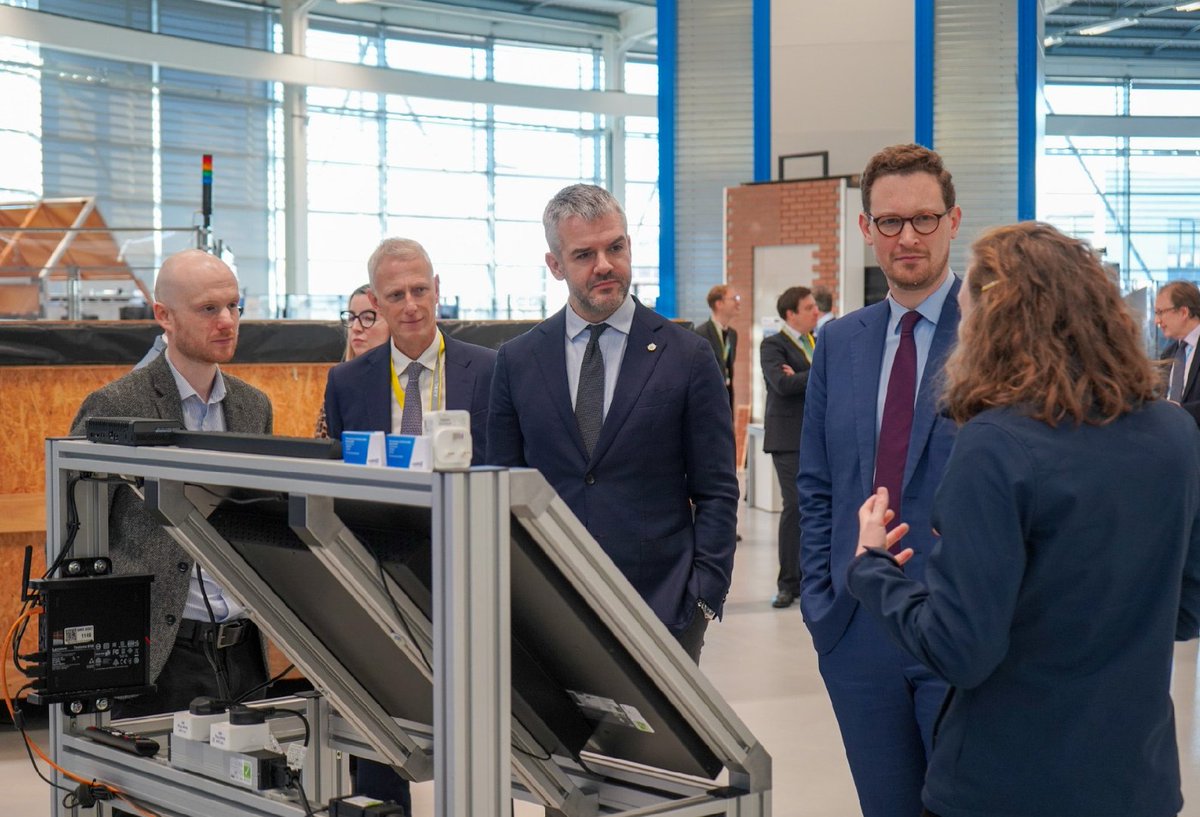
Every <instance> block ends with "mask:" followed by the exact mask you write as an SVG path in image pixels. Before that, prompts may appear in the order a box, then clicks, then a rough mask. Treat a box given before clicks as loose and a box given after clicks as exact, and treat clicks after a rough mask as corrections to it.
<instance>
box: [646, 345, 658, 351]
mask: <svg viewBox="0 0 1200 817" xmlns="http://www.w3.org/2000/svg"><path fill="white" fill-rule="evenodd" d="M657 348H658V347H657V346H656V345H654V344H653V343H651V344H650V345H649V346H647V347H646V351H647V352H653V351H654V350H655V349H657Z"/></svg>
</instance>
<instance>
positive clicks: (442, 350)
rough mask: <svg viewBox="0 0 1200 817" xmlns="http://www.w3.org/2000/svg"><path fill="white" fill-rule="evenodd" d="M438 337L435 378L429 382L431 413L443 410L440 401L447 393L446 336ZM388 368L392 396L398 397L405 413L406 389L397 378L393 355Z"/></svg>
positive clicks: (398, 401) (389, 359)
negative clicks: (390, 375) (390, 377)
mask: <svg viewBox="0 0 1200 817" xmlns="http://www.w3.org/2000/svg"><path fill="white" fill-rule="evenodd" d="M438 337H439V338H440V340H441V343H439V344H438V353H437V362H436V363H434V364H433V377H432V378H430V381H429V410H430V411H437V410H438V409H440V408H443V406H442V405H441V403H440V402H439V401H440V400H441V397H442V394H443V393H444V392H445V391H446V367H445V366H444V365H443V362H444V361H445V359H446V336H445V335H443V334H442V333H441V332H439V333H438ZM388 366H389V368H391V370H392V394H394V395H396V402H397V403H399V404H400V410H401V411H404V389H402V388H400V378H399V377H397V376H396V358H394V357H392V356H391V355H388Z"/></svg>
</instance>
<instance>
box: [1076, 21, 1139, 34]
mask: <svg viewBox="0 0 1200 817" xmlns="http://www.w3.org/2000/svg"><path fill="white" fill-rule="evenodd" d="M1137 23H1138V21H1137V18H1136V17H1118V18H1116V19H1115V20H1105V21H1104V22H1102V23H1096V24H1095V25H1090V26H1084V27H1083V28H1081V29H1079V30H1078V31H1077V32H1075V33H1076V34H1082V35H1083V36H1085V37H1095V36H1096V35H1098V34H1107V33H1108V32H1110V31H1116V30H1117V29H1118V28H1129V26H1136V25H1137Z"/></svg>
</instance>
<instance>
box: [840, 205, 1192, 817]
mask: <svg viewBox="0 0 1200 817" xmlns="http://www.w3.org/2000/svg"><path fill="white" fill-rule="evenodd" d="M973 250H974V259H973V263H972V265H971V267H970V270H969V272H968V273H967V278H966V281H965V283H964V285H963V287H962V291H961V293H960V298H959V301H960V305H961V307H962V323H961V324H960V326H959V342H958V346H957V348H956V350H955V352H954V353H953V355H952V357H951V358H950V360H949V361H948V362H947V364H946V377H947V382H946V388H945V392H944V393H945V400H946V403H947V410H948V413H949V415H950V417H952V418H953V419H954V420H955V421H957V422H958V423H959V424H961V425H962V428H961V430H960V431H959V432H958V438H957V441H956V442H955V446H954V451H953V453H952V454H951V456H950V460H949V463H948V464H947V467H946V473H945V477H944V478H943V481H942V484H941V487H940V489H939V490H938V493H937V497H936V500H935V506H934V516H933V521H934V527H935V528H936V529H937V530H938V531H940V533H941V537H942V539H941V541H940V542H938V544H937V545H936V546H935V548H934V550H933V551H932V554H931V556H930V561H929V565H928V567H927V570H926V575H925V583H924V584H920V583H918V582H915V581H912V580H910V579H908V578H906V577H905V575H904V572H903V570H902V569H901V566H902V565H903V564H904V563H905V562H906V561H907V560H908V558H909V557H910V556H911V553H912V552H911V551H910V550H904V551H901V552H900V553H898V554H896V555H895V556H893V555H892V554H891V553H889V551H888V548H890V547H892V546H894V545H897V543H898V542H899V540H900V539H901V538H902V537H903V535H904V534H905V532H906V531H907V526H906V525H905V524H903V522H902V521H901V524H899V525H897V526H896V527H895V528H894V529H892V530H891V531H890V532H889V531H887V530H886V528H885V525H886V524H887V523H889V522H890V519H889V518H888V517H889V516H890V512H888V511H887V496H886V492H885V491H883V490H881V491H880V492H879V493H877V494H876V495H875V496H873V497H871V498H870V499H868V500H867V502H866V503H865V504H864V505H863V507H862V510H861V511H860V513H859V521H860V532H859V546H858V555H857V557H856V559H855V561H854V562H852V563H851V565H850V570H849V587H850V590H851V592H853V593H854V595H855V596H856V597H857V598H858V599H859V600H860V601H861V602H862V604H863V606H864V607H865V608H866V609H867V610H868V611H869V612H870V613H871V614H873V615H875V616H877V617H878V618H879V619H880V620H881V621H882V622H883V624H884V626H885V627H886V628H887V629H888V631H889V633H890V634H891V635H892V637H893V638H895V639H896V640H897V641H898V642H899V643H900V644H902V645H903V646H904V647H905V648H906V649H907V650H908V651H909V652H910V653H912V654H913V655H914V656H916V657H917V658H918V659H919V660H921V661H922V662H924V663H925V664H926V665H927V666H928V667H930V668H931V669H932V670H933V671H934V672H936V673H938V674H939V675H941V676H942V677H944V678H945V679H946V680H947V681H948V682H949V683H950V686H951V689H950V693H949V695H948V697H947V700H946V704H945V706H944V709H943V712H942V717H941V719H940V721H939V724H938V726H937V727H936V731H935V734H934V742H933V755H932V757H931V758H929V770H928V773H927V775H926V780H925V789H924V792H923V799H924V802H925V806H926V808H927V809H928V811H927V812H926V813H927V814H929V815H935V817H938V816H940V817H967V816H968V815H969V816H970V817H985V816H986V815H1004V817H1021V816H1024V815H1027V816H1028V817H1044V816H1045V815H1055V817H1072V816H1074V817H1106V815H1112V816H1113V817H1117V815H1120V817H1126V816H1127V815H1133V814H1136V815H1138V817H1168V815H1175V814H1177V813H1178V811H1179V810H1180V808H1181V807H1182V804H1183V798H1182V795H1181V793H1180V782H1179V781H1180V778H1179V757H1178V750H1177V747H1176V740H1175V720H1174V714H1173V708H1172V703H1171V696H1170V679H1171V663H1172V657H1173V641H1174V640H1176V639H1189V638H1194V637H1195V636H1196V634H1197V627H1198V617H1200V436H1198V435H1197V433H1196V428H1195V422H1194V421H1193V420H1192V419H1191V417H1190V416H1189V415H1188V414H1187V413H1186V412H1185V411H1183V410H1182V409H1180V408H1179V407H1178V406H1175V405H1172V404H1170V403H1168V402H1167V401H1165V400H1160V399H1156V390H1157V389H1158V387H1159V379H1158V377H1157V376H1156V374H1155V372H1154V371H1153V370H1152V364H1151V363H1150V361H1149V360H1148V359H1147V357H1146V354H1145V352H1144V351H1143V349H1142V347H1141V341H1140V336H1139V333H1138V328H1137V326H1136V324H1135V322H1134V320H1133V318H1132V317H1131V315H1130V314H1129V312H1128V311H1127V310H1126V308H1125V305H1124V304H1123V303H1122V301H1121V297H1120V293H1119V292H1118V291H1117V288H1116V286H1115V285H1114V284H1113V283H1112V282H1111V281H1110V280H1109V279H1108V277H1107V275H1106V274H1105V271H1104V269H1103V267H1102V266H1101V264H1100V263H1099V261H1098V259H1097V258H1096V256H1095V254H1094V253H1093V251H1092V250H1091V248H1090V247H1088V246H1087V245H1086V244H1085V243H1083V242H1081V241H1077V240H1075V239H1073V238H1069V237H1067V236H1065V235H1063V234H1062V233H1060V232H1059V231H1058V230H1056V229H1054V228H1053V227H1051V226H1049V225H1047V224H1040V223H1036V222H1028V223H1023V224H1018V225H1014V226H1010V227H1001V228H998V229H995V230H992V231H990V232H988V233H985V234H984V235H983V236H982V237H981V238H980V239H979V240H978V241H976V242H975V245H974V247H973Z"/></svg>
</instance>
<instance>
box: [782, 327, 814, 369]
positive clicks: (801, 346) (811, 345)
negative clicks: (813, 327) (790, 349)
mask: <svg viewBox="0 0 1200 817" xmlns="http://www.w3.org/2000/svg"><path fill="white" fill-rule="evenodd" d="M779 331H780V332H783V334H784V335H785V336H786V337H787V339H788V340H790V341H791V342H792V345H793V346H795V347H796V348H797V349H799V350H800V351H801V352H803V353H804V357H805V359H806V360H807V361H808V362H809V363H812V350H813V349H815V348H816V340H814V339H813V336H812V332H809V333H808V334H807V335H805V336H804V339H805V340H806V341H808V344H807V346H806V345H805V344H803V343H797V342H796V339H795V338H794V337H792V333H791V332H784V331H783V330H782V329H780V330H779Z"/></svg>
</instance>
